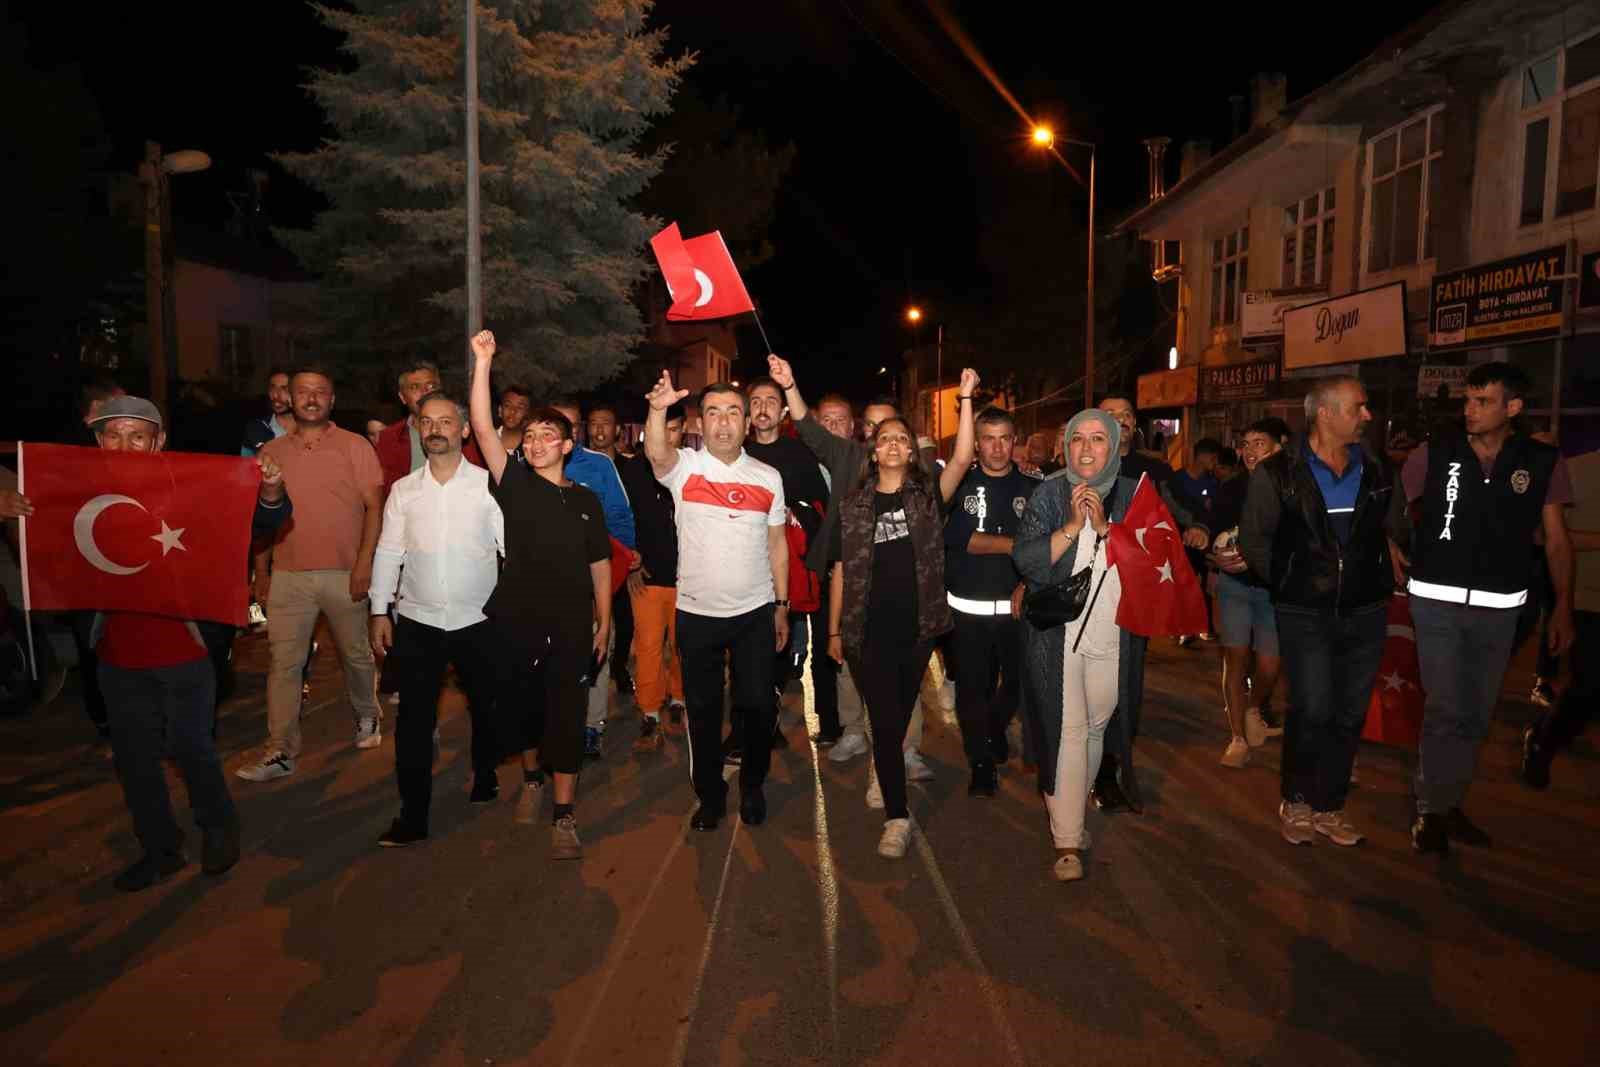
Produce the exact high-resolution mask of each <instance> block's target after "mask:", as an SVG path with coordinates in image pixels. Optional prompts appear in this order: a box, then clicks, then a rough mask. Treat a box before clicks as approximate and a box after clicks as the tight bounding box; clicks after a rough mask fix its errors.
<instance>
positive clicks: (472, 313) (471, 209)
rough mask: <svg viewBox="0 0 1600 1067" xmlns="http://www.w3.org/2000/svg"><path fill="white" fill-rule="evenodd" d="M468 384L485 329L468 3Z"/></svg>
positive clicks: (471, 3)
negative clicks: (478, 341)
mask: <svg viewBox="0 0 1600 1067" xmlns="http://www.w3.org/2000/svg"><path fill="white" fill-rule="evenodd" d="M466 8H467V26H466V34H465V36H466V40H465V42H464V44H465V47H466V52H467V56H466V60H467V61H466V68H467V70H466V96H467V116H466V126H467V355H466V359H467V381H468V382H469V383H470V382H471V381H472V366H473V360H472V338H473V337H474V336H475V335H476V334H477V332H478V331H479V330H481V329H483V234H482V227H481V225H480V222H479V220H480V214H479V212H480V210H481V208H480V206H479V199H478V196H479V194H478V4H477V0H467V3H466Z"/></svg>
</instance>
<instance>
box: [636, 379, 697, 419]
mask: <svg viewBox="0 0 1600 1067" xmlns="http://www.w3.org/2000/svg"><path fill="white" fill-rule="evenodd" d="M688 395H689V390H687V389H674V388H673V387H672V374H671V373H670V372H668V371H662V372H661V378H660V380H658V381H657V382H656V384H655V385H654V386H653V387H652V388H651V390H650V392H649V393H648V394H646V395H645V399H646V400H648V401H649V402H650V407H651V410H653V411H665V410H667V409H668V408H670V407H671V406H672V405H674V404H676V403H677V402H678V401H680V400H682V399H683V398H684V397H686V396H688Z"/></svg>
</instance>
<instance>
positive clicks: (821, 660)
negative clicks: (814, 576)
mask: <svg viewBox="0 0 1600 1067" xmlns="http://www.w3.org/2000/svg"><path fill="white" fill-rule="evenodd" d="M829 584H830V583H829V582H828V578H827V576H826V575H824V576H823V579H822V606H821V607H820V608H818V609H817V610H816V611H814V612H812V614H811V699H812V705H813V707H814V709H815V710H816V713H817V733H819V734H820V735H822V736H823V737H838V736H839V735H840V734H841V733H843V732H844V724H843V723H841V722H840V721H839V665H838V664H837V663H835V662H833V657H832V656H829V655H828V586H829Z"/></svg>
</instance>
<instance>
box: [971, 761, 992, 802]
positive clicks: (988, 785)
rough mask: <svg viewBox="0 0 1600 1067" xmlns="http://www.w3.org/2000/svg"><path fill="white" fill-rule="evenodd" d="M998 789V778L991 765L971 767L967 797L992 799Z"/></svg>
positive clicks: (983, 764) (982, 764) (978, 764)
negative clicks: (970, 779)
mask: <svg viewBox="0 0 1600 1067" xmlns="http://www.w3.org/2000/svg"><path fill="white" fill-rule="evenodd" d="M999 789H1000V777H999V775H998V774H996V773H995V769H994V764H992V763H975V764H973V765H972V781H970V782H968V783H967V796H969V797H992V796H994V795H995V793H996V792H998V791H999Z"/></svg>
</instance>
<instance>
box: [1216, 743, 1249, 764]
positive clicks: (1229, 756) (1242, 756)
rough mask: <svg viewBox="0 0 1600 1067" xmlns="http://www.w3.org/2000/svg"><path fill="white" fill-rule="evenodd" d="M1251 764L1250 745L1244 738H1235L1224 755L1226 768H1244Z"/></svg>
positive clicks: (1223, 762)
mask: <svg viewBox="0 0 1600 1067" xmlns="http://www.w3.org/2000/svg"><path fill="white" fill-rule="evenodd" d="M1249 762H1250V744H1249V742H1247V741H1246V740H1245V739H1244V738H1242V737H1235V738H1234V739H1233V740H1232V741H1229V742H1228V749H1227V751H1226V752H1224V753H1223V754H1222V765H1223V766H1224V767H1243V766H1244V765H1245V764H1247V763H1249Z"/></svg>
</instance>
